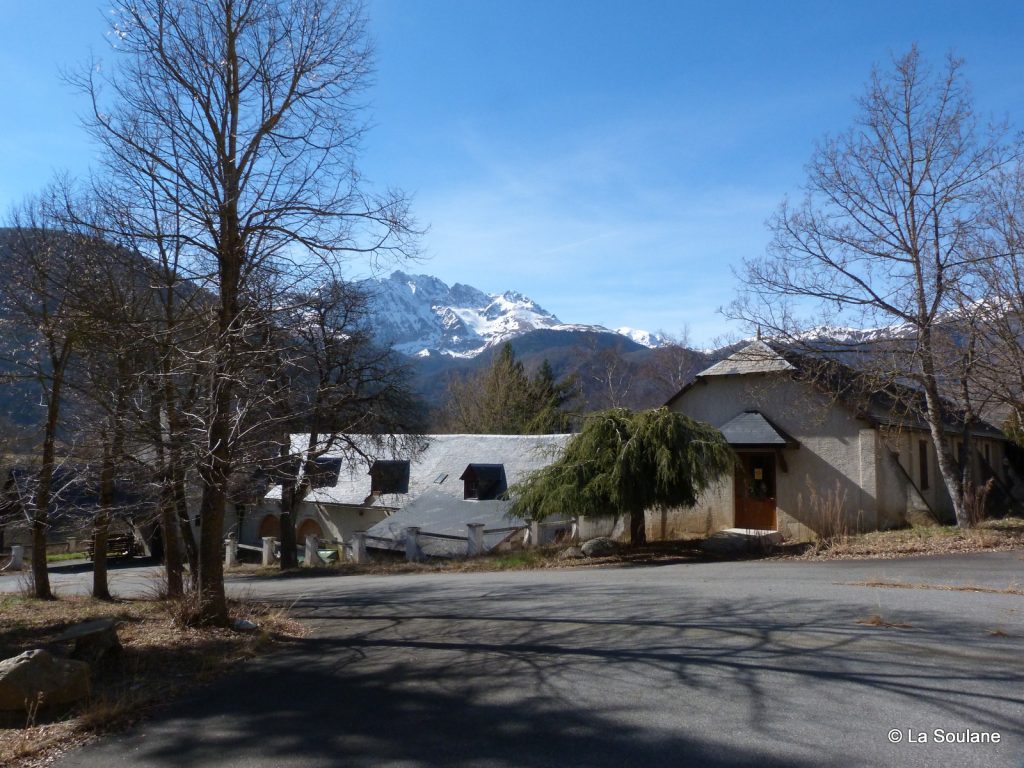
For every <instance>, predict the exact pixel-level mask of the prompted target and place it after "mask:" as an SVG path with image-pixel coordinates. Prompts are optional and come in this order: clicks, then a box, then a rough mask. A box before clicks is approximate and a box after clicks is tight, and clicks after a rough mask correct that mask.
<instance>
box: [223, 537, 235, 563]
mask: <svg viewBox="0 0 1024 768" xmlns="http://www.w3.org/2000/svg"><path fill="white" fill-rule="evenodd" d="M236 565H238V539H236V538H235V537H234V536H228V537H227V538H226V539H224V567H225V568H234V567H235V566H236Z"/></svg>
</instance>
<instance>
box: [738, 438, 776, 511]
mask: <svg viewBox="0 0 1024 768" xmlns="http://www.w3.org/2000/svg"><path fill="white" fill-rule="evenodd" d="M739 457H740V461H739V465H738V466H737V467H736V482H735V491H736V523H735V525H736V527H737V528H752V529H755V530H760V531H774V530H775V454H774V453H772V452H770V451H765V452H758V453H741V454H740V455H739Z"/></svg>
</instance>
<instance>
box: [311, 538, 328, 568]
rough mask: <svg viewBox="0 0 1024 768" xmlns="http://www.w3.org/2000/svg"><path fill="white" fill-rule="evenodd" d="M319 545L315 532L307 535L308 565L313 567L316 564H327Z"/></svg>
mask: <svg viewBox="0 0 1024 768" xmlns="http://www.w3.org/2000/svg"><path fill="white" fill-rule="evenodd" d="M319 549H320V548H319V547H318V546H317V538H316V536H314V535H313V534H310V535H309V536H307V537H306V567H307V568H312V567H313V566H314V565H327V563H325V562H324V561H323V560H322V559H321V557H320V552H319Z"/></svg>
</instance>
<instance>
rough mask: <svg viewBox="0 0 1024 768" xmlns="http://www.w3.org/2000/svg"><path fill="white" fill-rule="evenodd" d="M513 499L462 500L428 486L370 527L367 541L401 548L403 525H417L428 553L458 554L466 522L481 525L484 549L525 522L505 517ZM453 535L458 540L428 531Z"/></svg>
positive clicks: (463, 543)
mask: <svg viewBox="0 0 1024 768" xmlns="http://www.w3.org/2000/svg"><path fill="white" fill-rule="evenodd" d="M511 505H512V502H510V501H507V500H503V499H494V500H490V501H464V500H463V499H461V498H455V497H453V496H451V495H450V494H447V493H444V492H442V491H440V490H435V489H430V490H428V491H426V492H425V493H423V495H421V496H419V497H418V498H416V499H414V500H413V501H412V502H410V503H409V505H408V506H406V507H403V508H402V509H400V510H399V511H397V512H395V513H394V514H393V515H391V516H390V517H388V518H385V519H384V520H381V521H380V522H379V523H377V524H376V525H373V526H371V527H370V529H369V530H367V532H366V538H367V541H366V544H367V546H369V547H376V548H378V549H399V550H400V549H404V548H405V529H406V528H408V527H409V526H416V527H418V528H419V529H420V534H421V535H420V538H419V545H420V549H421V550H422V551H423V553H424V554H425V555H428V556H430V557H458V556H461V555H465V554H466V536H467V529H466V525H467V524H468V523H482V524H483V525H484V549H485V550H491V549H493V548H494V547H496V546H498V544H500V543H501V542H503V541H504V540H505V539H507V538H508V537H509V536H511V535H512V534H513V533H514V531H510V530H508V529H509V528H512V527H522V526H525V523H523V522H521V521H516V520H512V519H511V518H509V517H508V510H509V507H510V506H511ZM432 533H433V534H440V535H441V536H456V537H459V539H458V540H455V539H449V538H437V537H433V536H430V534H432Z"/></svg>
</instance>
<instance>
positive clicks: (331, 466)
mask: <svg viewBox="0 0 1024 768" xmlns="http://www.w3.org/2000/svg"><path fill="white" fill-rule="evenodd" d="M341 461H342V460H341V459H336V458H328V457H326V456H321V457H319V458H317V459H314V460H313V461H311V462H310V463H309V464H307V465H306V471H307V472H308V473H309V484H310V486H311V487H312V488H333V487H334V486H336V485H337V484H338V475H339V474H340V473H341Z"/></svg>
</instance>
